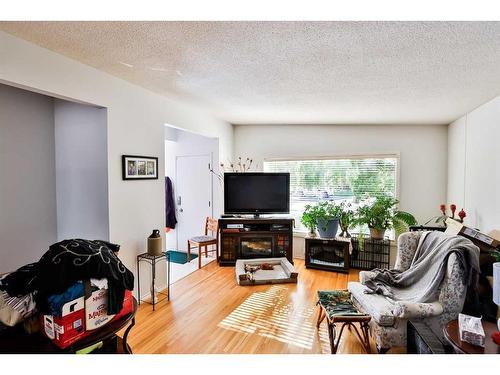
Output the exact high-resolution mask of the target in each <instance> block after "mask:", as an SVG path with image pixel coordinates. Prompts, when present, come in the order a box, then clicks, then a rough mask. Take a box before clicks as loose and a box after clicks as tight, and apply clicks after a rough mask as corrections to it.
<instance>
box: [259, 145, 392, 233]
mask: <svg viewBox="0 0 500 375" xmlns="http://www.w3.org/2000/svg"><path fill="white" fill-rule="evenodd" d="M397 163H398V158H397V156H396V155H393V156H388V157H386V156H383V157H377V156H373V157H362V158H361V157H352V158H338V159H333V158H332V159H317V160H286V161H283V160H279V161H278V160H277V161H265V162H264V172H290V214H291V215H292V216H293V218H294V219H295V226H296V230H299V231H305V230H306V229H305V228H304V227H303V226H302V223H301V222H300V218H301V216H302V212H303V211H304V207H305V206H306V205H307V204H314V203H317V202H320V201H326V200H330V201H332V200H333V201H337V202H341V201H348V202H351V203H353V205H354V206H356V204H357V203H358V202H359V201H360V200H362V199H364V198H368V197H376V196H378V195H382V194H385V195H391V196H396V191H397V190H396V187H397Z"/></svg>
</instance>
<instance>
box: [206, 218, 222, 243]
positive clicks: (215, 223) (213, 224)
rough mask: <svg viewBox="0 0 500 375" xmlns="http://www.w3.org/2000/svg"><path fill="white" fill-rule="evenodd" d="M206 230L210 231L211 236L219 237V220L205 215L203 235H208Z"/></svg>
mask: <svg viewBox="0 0 500 375" xmlns="http://www.w3.org/2000/svg"><path fill="white" fill-rule="evenodd" d="M208 231H210V232H212V236H214V237H217V238H219V220H217V219H214V218H213V217H207V220H206V221H205V236H206V235H208Z"/></svg>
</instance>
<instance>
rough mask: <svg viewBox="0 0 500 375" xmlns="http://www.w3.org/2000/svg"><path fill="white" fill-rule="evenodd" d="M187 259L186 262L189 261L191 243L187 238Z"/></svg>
mask: <svg viewBox="0 0 500 375" xmlns="http://www.w3.org/2000/svg"><path fill="white" fill-rule="evenodd" d="M187 261H188V263H189V262H190V261H191V244H190V243H189V240H188V247H187Z"/></svg>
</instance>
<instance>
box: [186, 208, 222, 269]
mask: <svg viewBox="0 0 500 375" xmlns="http://www.w3.org/2000/svg"><path fill="white" fill-rule="evenodd" d="M209 231H210V232H211V235H209V234H208V232H209ZM211 245H215V249H210V250H209V249H208V246H211ZM191 247H198V269H200V268H201V251H202V248H203V247H204V248H205V257H208V253H209V252H213V251H215V259H216V260H219V221H218V220H217V219H214V218H213V217H207V219H206V221H205V235H204V236H196V237H192V238H190V239H189V240H188V242H187V261H188V262H189V261H190V260H191Z"/></svg>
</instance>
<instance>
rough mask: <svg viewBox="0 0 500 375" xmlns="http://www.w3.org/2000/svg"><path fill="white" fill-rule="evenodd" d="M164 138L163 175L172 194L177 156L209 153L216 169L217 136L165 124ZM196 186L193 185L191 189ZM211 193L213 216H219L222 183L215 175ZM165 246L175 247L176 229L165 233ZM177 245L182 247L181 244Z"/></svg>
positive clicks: (175, 187)
mask: <svg viewBox="0 0 500 375" xmlns="http://www.w3.org/2000/svg"><path fill="white" fill-rule="evenodd" d="M165 140H166V142H165V155H166V156H165V175H166V176H169V177H170V179H171V180H172V183H173V188H174V194H175V195H176V196H177V194H176V191H177V190H176V189H177V184H176V180H175V175H176V158H177V157H178V156H191V155H211V156H212V165H214V166H216V167H215V168H214V170H218V168H217V166H218V165H219V141H218V139H217V138H212V137H205V136H202V135H198V134H195V133H191V132H187V131H183V130H179V129H174V128H172V127H169V126H165ZM196 188H197V187H196V186H193V189H196ZM212 194H213V205H212V207H213V216H214V217H219V216H220V214H221V213H222V211H223V196H222V185H221V184H220V182H219V180H218V179H217V178H216V177H215V176H214V178H212ZM202 229H203V225H202V224H200V231H201V230H202ZM200 233H201V232H200ZM193 235H194V234H193ZM181 245H183V244H181ZM166 246H167V248H168V249H175V248H177V231H176V230H173V231H170V232H168V233H167V234H166ZM179 247H180V248H181V249H183V246H179ZM181 251H182V250H181Z"/></svg>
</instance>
